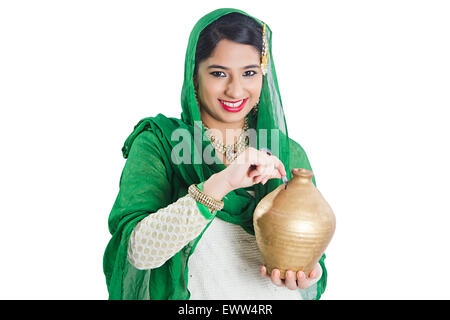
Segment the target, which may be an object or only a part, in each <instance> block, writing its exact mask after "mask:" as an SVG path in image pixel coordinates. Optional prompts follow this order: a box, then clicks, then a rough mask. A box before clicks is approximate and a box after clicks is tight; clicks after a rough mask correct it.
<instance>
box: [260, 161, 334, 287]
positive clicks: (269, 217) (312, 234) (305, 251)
mask: <svg viewBox="0 0 450 320" xmlns="http://www.w3.org/2000/svg"><path fill="white" fill-rule="evenodd" d="M291 172H292V179H291V180H289V183H288V186H287V188H286V189H285V187H284V184H281V185H280V186H279V187H278V188H276V189H275V190H273V191H272V192H271V193H269V194H267V195H266V196H265V197H264V198H263V199H261V201H260V202H259V203H258V205H257V206H256V209H255V212H254V215H253V224H254V228H255V235H256V242H257V243H258V247H259V250H260V252H261V255H262V258H263V262H264V265H265V266H266V268H267V272H268V273H272V270H273V269H274V268H277V269H280V273H281V278H283V279H284V276H285V272H286V271H287V270H292V271H294V272H295V273H296V272H297V271H299V270H303V271H304V272H305V275H306V276H309V273H310V272H311V270H312V269H313V268H314V266H315V265H316V263H317V262H318V261H319V259H320V257H321V256H322V254H323V252H324V251H325V249H326V247H327V246H328V244H329V243H330V241H331V238H332V237H333V234H334V230H335V228H336V218H335V216H334V213H333V211H332V210H331V207H330V206H329V205H328V203H327V202H326V201H325V199H324V197H323V196H322V194H321V193H320V192H319V190H318V189H317V188H316V187H315V186H314V184H313V182H312V177H313V173H312V172H311V171H310V170H307V169H303V168H295V169H292V171H291ZM295 277H297V275H295Z"/></svg>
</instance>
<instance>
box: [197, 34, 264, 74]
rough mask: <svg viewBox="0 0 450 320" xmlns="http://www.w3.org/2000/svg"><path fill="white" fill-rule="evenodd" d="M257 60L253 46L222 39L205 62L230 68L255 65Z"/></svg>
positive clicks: (258, 55)
mask: <svg viewBox="0 0 450 320" xmlns="http://www.w3.org/2000/svg"><path fill="white" fill-rule="evenodd" d="M259 60H260V54H259V52H258V50H257V49H256V48H255V47H254V46H252V45H247V44H241V43H237V42H234V41H231V40H227V39H223V40H220V41H219V43H218V44H217V46H216V47H215V48H214V50H213V52H212V53H211V56H209V58H208V59H206V62H207V63H208V64H212V63H214V64H221V65H224V66H227V67H230V68H232V67H242V66H245V65H250V64H257V63H258V62H259Z"/></svg>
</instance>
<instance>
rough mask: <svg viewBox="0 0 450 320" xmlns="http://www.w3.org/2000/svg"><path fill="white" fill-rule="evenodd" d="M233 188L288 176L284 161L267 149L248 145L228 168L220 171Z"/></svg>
mask: <svg viewBox="0 0 450 320" xmlns="http://www.w3.org/2000/svg"><path fill="white" fill-rule="evenodd" d="M220 174H221V176H222V178H223V179H224V182H225V183H227V185H228V186H229V188H230V189H231V190H235V189H239V188H245V187H249V186H252V185H254V184H256V183H262V184H265V183H266V182H267V180H269V179H274V178H278V179H281V176H286V170H285V168H284V165H283V162H281V160H280V159H278V158H277V157H276V156H274V155H269V154H268V153H267V152H266V151H262V150H257V149H255V148H252V147H248V148H247V149H246V150H245V151H244V152H242V153H241V154H240V155H239V156H238V157H237V158H236V159H235V160H234V161H233V162H232V163H231V164H230V165H229V166H228V167H227V168H226V169H224V170H223V171H222V172H220Z"/></svg>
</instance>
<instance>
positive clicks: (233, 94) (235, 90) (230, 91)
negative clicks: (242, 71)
mask: <svg viewBox="0 0 450 320" xmlns="http://www.w3.org/2000/svg"><path fill="white" fill-rule="evenodd" d="M244 92H245V90H244V87H243V86H242V83H241V81H240V79H239V77H233V78H231V80H230V82H229V83H228V84H227V90H226V94H227V96H229V97H230V98H233V99H241V98H243V97H244Z"/></svg>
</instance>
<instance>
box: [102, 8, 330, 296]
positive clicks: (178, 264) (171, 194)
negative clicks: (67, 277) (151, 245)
mask: <svg viewBox="0 0 450 320" xmlns="http://www.w3.org/2000/svg"><path fill="white" fill-rule="evenodd" d="M231 12H240V13H242V14H245V15H248V14H247V13H245V12H243V11H240V10H236V9H229V8H226V9H218V10H215V11H213V12H210V13H209V14H207V15H205V16H204V17H202V18H201V19H200V20H199V21H198V22H197V24H196V25H195V26H194V28H193V30H192V32H191V34H190V37H189V43H188V48H187V50H186V59H185V70H184V83H183V89H182V93H181V104H182V114H181V119H176V118H167V117H166V116H164V115H162V114H158V115H157V116H156V117H149V118H144V119H142V120H141V121H139V123H138V124H137V125H136V126H135V127H134V131H133V132H132V133H131V134H130V136H129V137H128V138H127V140H126V141H125V144H124V146H123V148H122V153H123V156H124V158H126V159H127V161H126V163H125V166H124V169H123V171H122V175H121V177H120V184H119V185H120V190H119V194H118V196H117V198H116V201H115V203H114V206H113V208H112V210H111V213H110V216H109V220H108V225H109V231H110V233H111V235H112V238H111V240H110V241H109V243H108V246H107V248H106V250H105V254H104V258H103V269H104V273H105V277H106V283H107V287H108V292H109V298H110V299H157V300H160V299H180V300H181V299H189V297H190V293H189V290H188V270H187V269H188V268H187V267H188V261H189V257H190V256H191V255H192V253H193V252H194V249H195V246H196V244H197V242H198V241H199V240H200V239H201V237H202V235H203V232H204V230H203V232H202V233H201V234H200V235H199V236H198V237H197V238H196V239H194V240H192V241H191V242H190V243H188V244H187V245H186V246H185V247H184V248H183V249H182V250H180V251H179V252H178V253H177V254H175V255H174V256H173V257H172V258H170V259H169V260H168V261H166V262H165V263H164V264H163V265H162V266H161V267H158V268H155V269H151V270H138V269H136V268H134V267H133V266H132V265H131V264H130V263H129V262H128V259H127V251H128V241H129V237H130V234H131V232H132V231H133V229H134V227H135V226H136V224H137V223H138V222H139V221H141V220H142V219H144V218H145V217H147V216H148V215H149V214H151V213H153V212H156V211H158V210H159V209H161V208H164V207H166V206H168V205H170V204H171V203H173V202H175V201H176V200H177V199H179V198H180V197H183V196H185V195H186V194H187V189H188V187H189V186H190V185H191V184H193V183H200V182H202V181H205V180H207V179H208V178H209V177H210V176H211V175H213V174H214V173H217V172H220V171H222V170H223V169H225V168H226V166H225V165H224V164H223V163H222V162H221V161H220V160H219V159H218V158H217V157H215V154H214V149H213V148H212V155H213V156H214V157H215V160H216V161H214V163H212V164H206V163H205V162H203V161H201V160H200V161H199V159H202V154H203V150H205V148H207V147H208V146H209V148H211V146H210V142H209V140H208V139H206V138H205V139H194V137H196V134H199V133H200V134H201V136H203V135H204V129H203V127H202V125H201V118H200V111H199V108H198V105H197V102H196V99H195V94H194V83H193V72H194V66H195V50H196V46H197V40H198V36H199V34H200V32H201V31H202V30H203V29H204V28H205V27H206V26H207V25H208V24H210V23H211V22H213V21H214V20H216V19H218V18H220V17H221V16H223V15H225V14H228V13H231ZM248 16H249V15H248ZM250 17H251V16H250ZM252 18H253V19H255V20H256V21H257V22H258V23H260V24H261V25H262V24H263V22H262V21H260V20H258V19H256V18H254V17H252ZM266 37H267V40H268V43H269V63H268V72H267V74H266V75H265V76H264V77H263V78H264V79H263V86H262V90H261V95H260V106H259V111H258V114H257V117H256V116H252V115H251V114H249V115H248V117H247V119H248V122H249V127H250V128H254V129H256V132H257V138H258V139H257V145H256V146H254V147H255V148H258V149H259V148H262V147H269V149H271V146H272V143H271V139H272V135H271V132H275V133H276V135H275V137H276V136H277V135H278V138H279V151H280V152H279V154H278V155H277V156H278V157H279V159H280V160H281V161H282V162H283V164H284V166H285V168H286V169H287V170H286V171H287V173H288V179H290V178H291V172H290V170H291V169H292V168H307V169H309V170H311V167H310V164H309V161H308V158H307V156H306V154H305V152H304V150H303V149H302V147H301V146H300V145H299V144H298V143H296V142H295V141H293V140H292V139H289V137H288V132H287V127H286V121H285V118H284V112H283V107H282V103H281V97H280V93H279V89H278V82H277V77H276V72H275V66H274V62H273V59H272V50H271V48H272V32H271V30H270V28H269V27H268V26H267V25H266ZM175 129H177V132H179V133H180V132H181V133H183V135H182V138H184V139H182V141H180V139H174V136H172V134H173V133H174V130H175ZM261 129H266V130H267V131H266V132H267V135H266V138H265V139H260V134H259V133H260V132H263V131H264V130H261ZM271 130H273V131H271ZM197 136H198V135H197ZM260 140H261V141H260ZM266 141H267V143H266ZM180 143H184V144H182V145H183V146H185V147H187V148H188V149H183V150H184V151H185V150H188V154H187V156H188V157H190V160H191V161H184V162H181V161H180V156H179V155H177V154H176V153H172V150H173V149H174V148H177V146H178V147H179V146H180ZM210 150H211V149H210ZM271 150H272V151H273V149H271ZM183 156H186V155H185V154H183ZM173 157H174V158H173ZM183 159H186V158H183ZM174 160H175V161H174ZM180 162H181V163H180ZM187 162H190V163H187ZM177 163H179V164H177ZM288 168H289V170H288ZM313 181H314V183H315V180H313ZM281 183H282V182H281V180H279V179H271V180H268V181H267V183H266V184H265V185H262V184H256V185H254V186H253V187H251V188H253V190H254V191H255V197H252V196H251V195H250V194H249V193H248V192H247V191H246V190H244V189H237V190H234V191H232V192H230V193H228V194H227V195H226V197H225V198H224V203H225V205H224V208H223V209H222V210H221V211H219V212H217V214H216V217H215V219H216V218H219V219H223V220H225V221H228V222H230V223H234V224H237V225H240V226H242V228H243V229H244V230H245V231H247V232H248V233H250V234H254V230H253V221H252V220H253V211H254V209H255V207H256V204H257V203H258V202H259V201H260V200H261V199H262V198H263V197H264V196H265V195H266V194H268V193H269V192H271V191H272V190H274V189H275V188H276V187H278V186H279V185H280V184H281ZM208 226H209V225H208ZM205 230H206V228H205ZM224 245H226V244H224ZM324 258H325V255H323V256H322V258H321V259H320V261H319V263H320V264H321V266H322V269H323V276H322V278H321V279H320V280H319V282H318V283H317V284H315V285H313V286H311V287H310V288H308V289H307V290H301V293H302V295H303V298H306V299H319V298H320V296H321V294H322V293H323V291H324V290H325V286H326V278H327V272H326V269H325V265H324V261H323V260H324Z"/></svg>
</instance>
